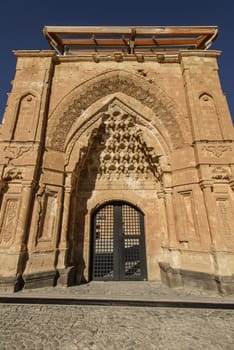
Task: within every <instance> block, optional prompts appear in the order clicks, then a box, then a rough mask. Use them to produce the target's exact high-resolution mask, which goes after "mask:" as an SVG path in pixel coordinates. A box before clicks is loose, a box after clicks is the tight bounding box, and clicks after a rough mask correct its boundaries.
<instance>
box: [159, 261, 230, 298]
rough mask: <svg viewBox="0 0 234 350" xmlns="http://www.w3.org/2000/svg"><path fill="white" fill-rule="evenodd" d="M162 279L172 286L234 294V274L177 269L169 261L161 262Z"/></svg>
mask: <svg viewBox="0 0 234 350" xmlns="http://www.w3.org/2000/svg"><path fill="white" fill-rule="evenodd" d="M159 266H160V273H161V280H162V282H163V283H164V284H166V285H167V286H168V287H170V288H176V287H188V288H192V289H200V290H201V289H202V290H205V291H214V292H217V293H219V294H221V295H229V294H234V275H232V276H216V275H213V274H209V273H204V272H197V271H190V270H183V269H176V268H173V267H171V266H170V265H169V264H167V263H159Z"/></svg>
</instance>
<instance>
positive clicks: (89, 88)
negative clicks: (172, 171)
mask: <svg viewBox="0 0 234 350" xmlns="http://www.w3.org/2000/svg"><path fill="white" fill-rule="evenodd" d="M138 79H140V80H142V81H140V82H138V83H137V84H136V82H135V81H134V79H132V78H131V75H128V74H126V73H125V74H120V72H119V73H118V74H116V73H115V74H114V75H110V76H108V77H107V78H106V77H105V78H103V79H101V80H100V79H99V81H97V82H96V83H92V84H91V83H90V84H89V83H87V84H86V85H85V86H83V87H82V90H81V92H80V93H78V92H77V96H76V98H75V97H74V100H73V101H69V102H68V107H67V109H66V110H65V111H64V109H63V110H61V111H60V113H59V108H58V111H57V112H56V113H57V114H58V118H55V116H54V118H55V122H54V123H55V124H54V125H51V127H50V130H51V131H50V132H49V140H50V142H49V146H50V147H51V148H53V149H56V150H60V151H61V150H63V149H64V143H65V140H66V136H67V135H68V132H69V130H70V128H71V126H72V125H73V124H74V122H75V121H76V119H77V118H78V117H79V116H80V115H81V114H82V112H83V111H85V110H86V109H87V108H88V107H90V106H91V105H92V104H93V103H94V102H96V101H98V100H99V99H101V98H103V97H104V96H107V95H110V94H113V93H115V92H118V91H120V92H122V93H124V94H126V95H127V96H131V97H133V98H135V99H136V100H138V101H139V102H141V103H142V104H143V105H144V106H147V107H148V108H151V109H152V111H153V112H154V113H155V116H156V117H157V116H160V121H161V122H162V123H163V124H164V127H165V128H166V129H167V131H168V133H169V135H170V138H171V141H172V144H173V145H174V147H175V148H178V147H181V146H182V145H183V143H184V137H183V134H182V132H181V129H180V126H179V124H178V121H177V120H176V119H175V114H176V115H178V113H179V112H178V110H177V107H176V105H175V103H174V102H173V101H172V100H171V99H170V98H169V97H168V96H167V95H166V94H165V93H164V92H163V91H162V89H161V88H160V87H157V94H156V93H153V92H151V89H152V87H149V86H148V84H149V83H148V82H146V81H145V80H144V79H143V78H139V77H138ZM144 84H147V86H144ZM56 113H55V115H56V116H57V114H56ZM179 120H184V118H183V117H180V118H179ZM184 129H185V126H184Z"/></svg>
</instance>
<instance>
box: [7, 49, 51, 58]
mask: <svg viewBox="0 0 234 350" xmlns="http://www.w3.org/2000/svg"><path fill="white" fill-rule="evenodd" d="M13 53H14V55H15V56H16V57H53V56H56V53H55V51H54V50H16V51H13Z"/></svg>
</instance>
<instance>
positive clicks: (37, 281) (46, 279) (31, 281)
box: [23, 270, 58, 289]
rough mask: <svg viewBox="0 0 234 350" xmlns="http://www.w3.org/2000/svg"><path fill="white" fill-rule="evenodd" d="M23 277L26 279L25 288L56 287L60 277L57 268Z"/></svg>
mask: <svg viewBox="0 0 234 350" xmlns="http://www.w3.org/2000/svg"><path fill="white" fill-rule="evenodd" d="M23 277H24V281H25V285H24V288H25V289H34V288H43V287H54V286H55V285H56V282H57V279H58V272H57V271H56V270H54V271H45V272H37V273H33V274H29V275H25V276H23Z"/></svg>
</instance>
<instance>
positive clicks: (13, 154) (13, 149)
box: [4, 146, 32, 161]
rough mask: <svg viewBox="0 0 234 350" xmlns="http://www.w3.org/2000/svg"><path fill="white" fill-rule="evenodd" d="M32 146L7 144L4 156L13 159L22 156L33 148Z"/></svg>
mask: <svg viewBox="0 0 234 350" xmlns="http://www.w3.org/2000/svg"><path fill="white" fill-rule="evenodd" d="M31 148H32V147H31V146H6V147H5V148H4V157H5V158H6V159H8V160H9V161H11V160H12V159H16V158H20V157H21V156H22V155H23V154H24V153H26V152H29V151H30V150H31Z"/></svg>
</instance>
